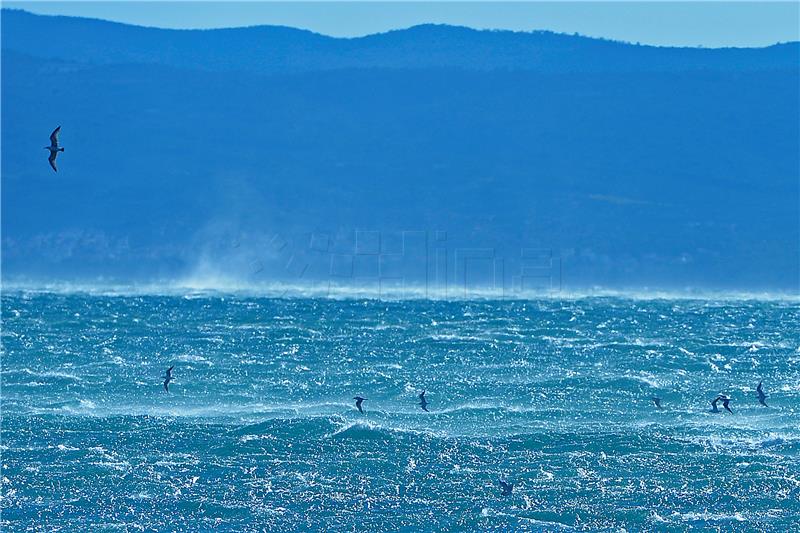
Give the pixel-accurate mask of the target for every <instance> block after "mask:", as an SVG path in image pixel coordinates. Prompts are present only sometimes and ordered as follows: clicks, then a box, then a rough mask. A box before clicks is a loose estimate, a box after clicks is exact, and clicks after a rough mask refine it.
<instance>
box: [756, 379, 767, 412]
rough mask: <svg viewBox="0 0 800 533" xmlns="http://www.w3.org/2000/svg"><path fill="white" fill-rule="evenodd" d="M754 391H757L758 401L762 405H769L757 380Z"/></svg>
mask: <svg viewBox="0 0 800 533" xmlns="http://www.w3.org/2000/svg"><path fill="white" fill-rule="evenodd" d="M756 392H757V393H758V403H760V404H761V405H763V406H764V407H769V406H768V405H767V402H766V401H765V400H766V399H767V395H766V394H764V389H762V388H761V382H760V381H759V382H758V387H756Z"/></svg>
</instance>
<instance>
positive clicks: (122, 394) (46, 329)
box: [0, 290, 800, 532]
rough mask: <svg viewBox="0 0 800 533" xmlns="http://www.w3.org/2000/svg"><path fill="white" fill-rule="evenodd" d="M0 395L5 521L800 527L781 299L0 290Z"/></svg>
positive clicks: (36, 527) (795, 344)
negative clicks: (715, 404)
mask: <svg viewBox="0 0 800 533" xmlns="http://www.w3.org/2000/svg"><path fill="white" fill-rule="evenodd" d="M171 366H174V369H173V371H172V376H173V381H172V382H171V383H170V384H169V391H168V392H167V391H165V390H164V386H163V381H164V375H165V372H166V370H167V368H169V367H171ZM759 382H763V390H764V392H765V393H766V395H767V398H766V401H765V403H766V404H767V406H763V405H760V404H759V401H758V396H757V393H756V387H757V386H758V384H759ZM0 384H1V385H2V389H1V390H0V393H1V398H2V402H1V407H2V419H1V423H2V430H1V432H0V437H1V438H2V442H1V443H0V453H1V454H2V475H1V476H0V478H1V483H0V494H1V496H2V499H0V529H2V531H9V532H11V531H46V532H55V531H66V532H75V531H92V532H102V531H242V532H246V531H270V532H275V531H375V532H383V531H686V530H697V531H776V532H788V531H800V405H799V404H798V400H800V301H798V299H796V298H794V299H793V298H743V297H731V298H725V297H716V298H699V297H686V298H684V297H669V296H662V297H648V296H646V295H644V296H642V295H638V296H625V295H616V296H570V297H552V296H546V297H540V298H537V297H532V298H525V299H493V298H474V299H470V298H465V299H435V298H408V299H379V298H360V297H335V298H330V297H318V296H302V295H301V296H291V295H282V296H274V295H272V296H271V295H263V294H262V295H259V294H247V293H218V292H210V291H195V292H193V291H188V292H186V293H180V292H173V293H164V294H155V293H153V294H150V293H106V292H91V291H89V292H86V291H49V290H5V291H4V292H3V294H2V381H1V383H0ZM423 390H424V391H425V398H426V400H427V402H428V404H427V412H426V411H424V410H423V409H422V407H421V406H420V400H419V397H418V395H419V394H420V393H421V392H422V391H423ZM721 394H722V395H726V396H727V397H729V398H730V403H729V407H730V408H731V411H732V412H728V411H726V410H724V409H722V406H721V404H720V405H719V407H720V411H721V412H713V411H712V405H711V401H712V400H713V399H714V398H715V397H717V396H718V395H721ZM356 396H362V397H364V398H366V400H365V401H364V402H363V410H364V412H363V413H360V412H359V411H358V410H357V409H356V407H355V405H354V403H355V402H354V400H353V398H354V397H356ZM654 397H657V398H660V402H661V407H662V408H660V409H659V408H658V407H657V406H656V405H655V402H654V401H653V398H654ZM501 481H503V482H505V483H508V484H510V485H512V486H513V490H512V491H511V493H510V494H506V495H503V490H502V488H501V484H500V482H501Z"/></svg>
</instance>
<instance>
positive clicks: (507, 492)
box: [500, 479, 514, 496]
mask: <svg viewBox="0 0 800 533" xmlns="http://www.w3.org/2000/svg"><path fill="white" fill-rule="evenodd" d="M500 488H501V489H503V492H502V493H501V494H500V495H501V496H511V492H512V491H513V490H514V484H513V483H507V482H506V481H503V480H502V479H501V480H500Z"/></svg>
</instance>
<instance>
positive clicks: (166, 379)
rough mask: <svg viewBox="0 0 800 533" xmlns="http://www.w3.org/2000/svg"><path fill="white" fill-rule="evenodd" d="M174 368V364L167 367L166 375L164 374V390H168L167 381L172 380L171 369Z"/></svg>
mask: <svg viewBox="0 0 800 533" xmlns="http://www.w3.org/2000/svg"><path fill="white" fill-rule="evenodd" d="M173 368H175V365H172V366H171V367H169V368H168V369H167V375H166V376H164V390H165V391H167V392H169V382H170V381H172V369H173Z"/></svg>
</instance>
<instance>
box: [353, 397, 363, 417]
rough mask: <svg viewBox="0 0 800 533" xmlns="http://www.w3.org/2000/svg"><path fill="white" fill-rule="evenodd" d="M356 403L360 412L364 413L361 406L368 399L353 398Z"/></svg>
mask: <svg viewBox="0 0 800 533" xmlns="http://www.w3.org/2000/svg"><path fill="white" fill-rule="evenodd" d="M353 399H354V400H355V401H356V407H358V412H359V413H363V412H364V410H363V409H362V408H361V404H362V403H363V402H364V400H366V398H362V397H361V396H356V397H355V398H353Z"/></svg>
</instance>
